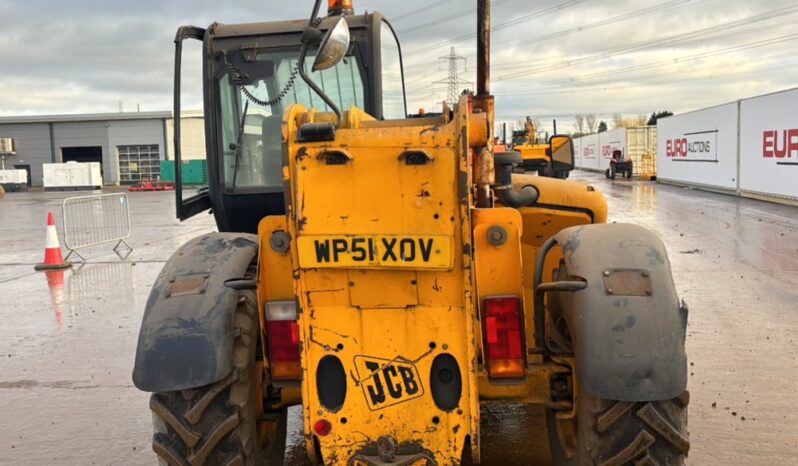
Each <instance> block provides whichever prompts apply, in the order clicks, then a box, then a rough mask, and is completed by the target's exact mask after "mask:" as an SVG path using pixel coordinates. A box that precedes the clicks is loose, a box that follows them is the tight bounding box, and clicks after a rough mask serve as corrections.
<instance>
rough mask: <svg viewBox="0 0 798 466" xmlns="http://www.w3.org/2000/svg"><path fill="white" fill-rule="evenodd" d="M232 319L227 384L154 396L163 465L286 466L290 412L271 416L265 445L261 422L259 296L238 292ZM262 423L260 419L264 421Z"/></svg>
mask: <svg viewBox="0 0 798 466" xmlns="http://www.w3.org/2000/svg"><path fill="white" fill-rule="evenodd" d="M239 294H240V297H239V301H238V305H237V306H236V311H235V316H234V320H233V323H234V326H235V333H236V339H235V346H234V348H233V358H234V364H233V365H234V367H235V368H234V369H233V371H232V372H231V373H230V375H229V376H227V377H226V378H225V379H224V380H221V381H219V382H217V383H214V384H211V385H207V386H205V387H200V388H196V389H191V390H182V391H179V392H168V393H155V394H153V395H152V397H151V398H150V409H152V414H153V426H154V430H155V434H154V435H153V441H152V449H153V451H155V453H156V454H157V455H158V458H159V460H160V463H161V464H162V465H167V464H168V465H170V466H178V465H180V466H183V465H191V466H201V465H225V466H232V465H237V466H252V465H258V466H260V465H282V464H283V456H284V454H285V440H286V410H285V409H283V410H282V411H280V412H277V413H269V414H268V417H269V418H270V422H272V423H273V426H272V430H273V432H275V434H274V436H273V437H272V441H271V442H270V443H269V444H268V445H261V440H260V438H259V435H258V425H257V423H258V419H257V412H256V411H257V409H256V406H257V399H256V397H257V396H262V394H260V393H257V387H258V383H257V380H256V378H257V375H256V374H258V372H257V370H256V369H257V367H256V360H255V355H256V349H257V347H258V345H259V344H260V342H259V338H258V335H259V333H260V329H259V326H258V311H257V309H258V305H257V298H256V296H255V292H254V291H252V290H246V291H241V292H239ZM263 420H264V419H261V421H263Z"/></svg>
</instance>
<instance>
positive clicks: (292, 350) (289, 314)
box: [266, 301, 302, 380]
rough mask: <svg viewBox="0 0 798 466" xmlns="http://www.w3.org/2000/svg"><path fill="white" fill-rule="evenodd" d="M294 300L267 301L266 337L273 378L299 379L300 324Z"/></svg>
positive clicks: (300, 369) (300, 368)
mask: <svg viewBox="0 0 798 466" xmlns="http://www.w3.org/2000/svg"><path fill="white" fill-rule="evenodd" d="M297 318H298V315H297V310H296V303H295V302H294V301H272V302H268V303H266V338H267V339H268V343H269V363H270V365H271V376H272V379H273V380H299V379H300V376H301V374H302V366H301V364H300V360H299V325H298V323H297Z"/></svg>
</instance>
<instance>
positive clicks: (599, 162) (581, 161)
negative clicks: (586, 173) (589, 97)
mask: <svg viewBox="0 0 798 466" xmlns="http://www.w3.org/2000/svg"><path fill="white" fill-rule="evenodd" d="M574 148H579V149H578V150H579V152H578V153H577V156H576V157H575V160H576V167H577V168H581V169H583V170H592V171H600V172H605V171H606V170H607V169H608V168H609V166H610V160H612V154H613V152H615V151H616V150H620V151H621V153H622V154H623V155H624V157H630V158H631V159H632V162H633V164H634V165H633V167H634V169H633V174H634V175H635V176H640V177H645V178H649V179H652V178H654V177H656V174H657V162H656V153H657V128H656V127H655V126H641V127H637V128H616V129H613V130H611V131H604V132H602V133H597V134H591V135H588V136H583V137H581V138H576V139H575V140H574Z"/></svg>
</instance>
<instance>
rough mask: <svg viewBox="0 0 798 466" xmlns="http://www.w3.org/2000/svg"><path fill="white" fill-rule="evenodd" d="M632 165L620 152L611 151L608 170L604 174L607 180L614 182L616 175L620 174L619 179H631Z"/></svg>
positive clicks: (630, 160)
mask: <svg viewBox="0 0 798 466" xmlns="http://www.w3.org/2000/svg"><path fill="white" fill-rule="evenodd" d="M633 169H634V163H633V162H632V159H630V158H629V157H625V156H624V154H623V151H622V150H618V149H616V150H614V151H612V160H610V168H608V169H607V171H605V172H604V174H605V175H606V176H607V178H609V179H611V180H614V179H615V175H616V174H620V175H621V178H624V177H626V178H627V179H628V178H631V177H632V171H633Z"/></svg>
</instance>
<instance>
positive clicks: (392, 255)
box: [298, 235, 452, 270]
mask: <svg viewBox="0 0 798 466" xmlns="http://www.w3.org/2000/svg"><path fill="white" fill-rule="evenodd" d="M298 247H299V265H300V267H302V268H306V269H307V268H324V267H338V268H380V267H385V268H408V269H443V270H447V269H450V268H451V267H452V238H451V237H449V236H384V235H379V236H365V235H364V236H358V235H352V236H342V235H330V236H300V237H299V239H298Z"/></svg>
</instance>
